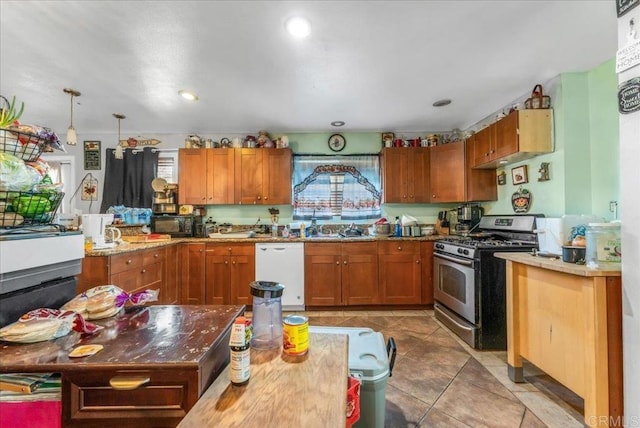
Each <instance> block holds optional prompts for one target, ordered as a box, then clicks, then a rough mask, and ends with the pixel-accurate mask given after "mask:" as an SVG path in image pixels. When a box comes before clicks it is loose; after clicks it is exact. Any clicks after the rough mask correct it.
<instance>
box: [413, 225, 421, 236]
mask: <svg viewBox="0 0 640 428" xmlns="http://www.w3.org/2000/svg"><path fill="white" fill-rule="evenodd" d="M411 236H422V229H421V228H420V226H411Z"/></svg>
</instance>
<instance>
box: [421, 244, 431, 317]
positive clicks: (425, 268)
mask: <svg viewBox="0 0 640 428" xmlns="http://www.w3.org/2000/svg"><path fill="white" fill-rule="evenodd" d="M420 264H421V265H422V303H423V304H426V305H433V301H434V300H433V241H423V242H421V243H420Z"/></svg>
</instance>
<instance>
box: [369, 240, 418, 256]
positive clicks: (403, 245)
mask: <svg viewBox="0 0 640 428" xmlns="http://www.w3.org/2000/svg"><path fill="white" fill-rule="evenodd" d="M402 253H417V254H420V242H418V241H395V242H390V241H387V242H379V243H378V254H402Z"/></svg>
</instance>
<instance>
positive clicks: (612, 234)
mask: <svg viewBox="0 0 640 428" xmlns="http://www.w3.org/2000/svg"><path fill="white" fill-rule="evenodd" d="M586 238H587V255H586V262H587V267H598V266H599V264H600V263H612V262H613V263H619V262H620V261H621V258H622V247H621V239H620V223H619V222H616V223H589V225H588V226H587V231H586Z"/></svg>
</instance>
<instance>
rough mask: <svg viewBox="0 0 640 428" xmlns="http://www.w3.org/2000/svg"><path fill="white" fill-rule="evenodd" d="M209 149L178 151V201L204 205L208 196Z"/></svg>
mask: <svg viewBox="0 0 640 428" xmlns="http://www.w3.org/2000/svg"><path fill="white" fill-rule="evenodd" d="M206 167H207V150H203V149H180V150H179V151H178V187H179V189H180V191H179V192H178V202H179V203H180V204H194V205H204V204H205V203H206V197H207V180H206Z"/></svg>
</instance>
